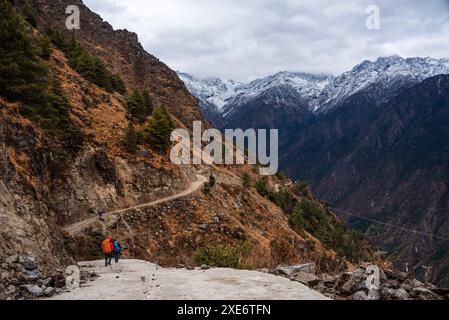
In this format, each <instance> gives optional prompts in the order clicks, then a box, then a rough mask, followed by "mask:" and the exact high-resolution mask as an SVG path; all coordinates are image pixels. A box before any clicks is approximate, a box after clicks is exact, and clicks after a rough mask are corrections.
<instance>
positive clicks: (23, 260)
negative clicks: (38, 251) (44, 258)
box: [19, 257, 37, 271]
mask: <svg viewBox="0 0 449 320" xmlns="http://www.w3.org/2000/svg"><path fill="white" fill-rule="evenodd" d="M19 262H20V264H21V265H22V266H23V267H24V268H25V269H27V270H30V271H33V270H36V269H37V264H36V262H35V260H34V258H33V257H20V260H19Z"/></svg>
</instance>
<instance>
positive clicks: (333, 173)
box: [288, 75, 449, 280]
mask: <svg viewBox="0 0 449 320" xmlns="http://www.w3.org/2000/svg"><path fill="white" fill-rule="evenodd" d="M448 86H449V76H447V75H446V76H436V77H433V78H430V79H427V80H425V81H424V82H422V83H421V84H418V85H415V86H413V87H411V88H409V89H406V90H405V91H403V92H402V93H400V94H399V95H398V96H397V97H395V98H394V99H392V100H391V101H390V102H388V103H387V104H385V105H382V106H380V107H379V108H377V109H376V112H374V113H373V112H370V113H368V112H366V111H365V113H363V114H362V117H361V118H360V120H361V121H358V120H359V119H357V118H354V117H355V114H356V112H354V110H360V109H357V108H355V107H354V105H352V106H351V108H349V110H350V112H349V116H348V114H344V111H338V110H336V111H335V112H334V113H330V114H329V115H328V117H326V118H323V120H322V122H321V123H320V124H319V126H316V127H315V128H313V129H310V131H309V132H307V130H304V131H303V132H302V133H300V135H299V136H298V137H297V139H298V140H302V141H304V140H305V141H309V142H310V141H311V138H310V137H312V136H314V135H316V134H317V133H323V132H325V131H324V128H327V130H328V134H327V135H326V137H327V139H326V140H325V143H324V144H322V145H321V146H320V149H318V150H315V151H316V152H312V153H309V155H308V153H307V148H305V146H304V145H296V146H294V147H293V148H292V150H295V151H292V153H290V154H289V155H288V156H290V157H294V158H295V159H298V162H296V164H294V163H291V164H290V165H291V167H295V168H297V171H295V172H293V171H292V172H291V174H293V175H295V176H297V177H301V178H303V179H305V180H307V181H309V182H310V183H311V184H312V186H313V189H314V190H315V191H316V192H317V193H318V194H319V195H320V196H322V197H323V198H324V199H325V200H326V201H328V202H329V203H331V204H332V205H334V206H337V207H339V208H342V209H345V210H347V211H349V212H353V213H356V214H359V215H362V216H365V217H368V218H372V219H377V220H381V221H384V222H386V223H390V224H392V225H397V226H402V227H408V228H410V229H417V230H420V231H422V232H425V233H427V234H434V235H435V237H432V236H426V235H422V234H413V233H410V232H408V231H404V230H401V229H398V228H394V227H388V226H387V227H385V226H382V225H377V224H375V223H372V222H367V221H364V220H363V219H357V218H351V219H350V221H351V223H352V225H353V226H356V227H358V228H360V229H361V230H363V231H365V233H366V234H367V235H368V236H369V238H370V239H371V240H372V241H373V243H374V244H376V245H381V246H383V247H384V248H385V249H387V250H388V251H389V252H392V253H394V254H395V256H396V257H397V263H398V265H399V266H400V267H401V268H404V267H405V264H406V263H408V264H410V265H411V266H414V267H418V266H422V265H425V266H432V268H433V274H432V275H433V277H434V280H444V279H447V277H448V275H449V264H448V261H447V259H446V254H445V253H447V250H448V249H449V247H448V244H447V241H445V240H441V239H440V238H438V236H439V237H443V238H444V237H447V228H448V226H447V211H448V205H449V204H448V201H447V185H448V182H449V181H448V176H447V172H448V171H447V170H448V164H449V163H448V150H449V145H448V143H447V141H449V139H448V137H449V132H448V130H447V125H446V124H447V121H448V120H449V96H448V92H449V91H448V89H449V87H448ZM363 105H364V104H363V103H362V106H363ZM362 110H363V107H362ZM351 117H352V118H351ZM354 119H355V120H356V121H357V122H356V124H355V125H354V124H353V125H352V127H353V129H351V126H350V124H351V123H353V122H352V120H354ZM342 121H346V122H342ZM308 137H309V138H308ZM310 144H311V145H313V144H314V143H313V141H312V142H310ZM323 155H326V157H325V159H323ZM307 161H309V162H307ZM311 163H314V164H315V165H317V166H318V167H319V168H320V169H319V170H320V171H319V172H317V170H315V171H313V170H309V169H310V166H311ZM315 165H314V166H315ZM291 167H290V168H291ZM416 272H417V273H423V272H424V270H423V269H422V268H418V269H417V270H416Z"/></svg>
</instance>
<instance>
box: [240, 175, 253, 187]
mask: <svg viewBox="0 0 449 320" xmlns="http://www.w3.org/2000/svg"><path fill="white" fill-rule="evenodd" d="M242 185H243V188H245V189H248V188H249V187H250V186H251V178H250V176H249V173H248V172H244V173H243V177H242Z"/></svg>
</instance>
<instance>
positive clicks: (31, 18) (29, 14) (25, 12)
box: [21, 4, 37, 28]
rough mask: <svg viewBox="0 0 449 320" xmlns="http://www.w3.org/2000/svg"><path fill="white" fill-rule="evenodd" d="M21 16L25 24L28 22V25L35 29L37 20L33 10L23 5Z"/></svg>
mask: <svg viewBox="0 0 449 320" xmlns="http://www.w3.org/2000/svg"><path fill="white" fill-rule="evenodd" d="M21 11H22V16H23V18H24V19H25V21H26V22H28V23H29V24H30V25H32V26H33V27H34V28H36V27H37V19H36V16H35V15H34V12H33V9H31V7H30V6H29V5H28V4H25V5H24V6H23V7H22V10H21Z"/></svg>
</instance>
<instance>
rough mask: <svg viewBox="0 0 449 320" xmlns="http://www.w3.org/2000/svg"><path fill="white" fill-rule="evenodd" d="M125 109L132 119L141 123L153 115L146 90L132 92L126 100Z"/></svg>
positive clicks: (150, 101)
mask: <svg viewBox="0 0 449 320" xmlns="http://www.w3.org/2000/svg"><path fill="white" fill-rule="evenodd" d="M126 105H127V109H128V111H129V113H130V114H131V115H132V117H133V118H134V119H136V120H137V121H138V122H140V123H143V122H144V121H145V120H146V119H147V118H148V116H149V115H151V114H152V113H153V111H154V110H153V100H152V98H151V96H150V94H149V92H148V91H147V90H143V91H140V90H137V89H135V90H133V91H132V92H131V93H130V94H129V95H128V98H127V104H126Z"/></svg>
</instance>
